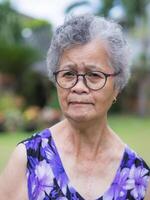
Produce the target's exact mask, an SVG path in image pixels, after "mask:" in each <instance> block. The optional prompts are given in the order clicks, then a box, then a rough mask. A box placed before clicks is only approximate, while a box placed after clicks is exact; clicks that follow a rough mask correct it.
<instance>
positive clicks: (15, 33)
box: [0, 2, 22, 44]
mask: <svg viewBox="0 0 150 200" xmlns="http://www.w3.org/2000/svg"><path fill="white" fill-rule="evenodd" d="M0 38H1V40H3V41H5V42H7V43H8V44H12V43H15V42H20V41H21V40H22V36H21V21H20V18H19V17H18V15H17V13H16V12H15V11H14V10H13V9H12V8H11V7H10V3H9V2H4V3H2V4H0Z"/></svg>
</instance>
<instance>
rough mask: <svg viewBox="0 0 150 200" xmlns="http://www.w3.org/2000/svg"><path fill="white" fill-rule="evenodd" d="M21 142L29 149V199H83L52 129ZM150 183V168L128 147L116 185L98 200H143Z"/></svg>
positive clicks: (114, 181)
mask: <svg viewBox="0 0 150 200" xmlns="http://www.w3.org/2000/svg"><path fill="white" fill-rule="evenodd" d="M22 143H23V144H24V145H25V147H26V150H27V180H28V195H29V200H84V198H83V197H82V196H81V195H80V194H79V193H78V192H77V191H76V190H75V188H73V187H72V186H71V184H70V182H69V179H68V177H67V174H66V173H65V170H64V168H63V165H62V162H61V159H60V157H59V154H58V151H57V148H56V146H55V143H54V140H53V138H52V136H51V132H50V130H49V129H45V130H43V131H41V132H39V133H36V134H34V135H33V136H32V137H31V138H29V139H27V140H24V141H22ZM149 180H150V168H149V167H148V166H147V164H146V163H145V162H144V161H143V159H142V158H140V157H139V156H138V155H137V154H136V153H135V152H134V151H133V150H131V149H130V148H129V147H128V146H126V148H125V151H124V155H123V157H122V161H121V163H120V166H119V168H118V170H117V172H116V176H115V178H114V180H113V182H112V183H111V185H110V187H109V189H108V190H107V191H106V192H105V193H104V194H103V196H101V197H99V198H98V199H97V200H143V199H144V196H145V192H146V189H147V186H148V182H149Z"/></svg>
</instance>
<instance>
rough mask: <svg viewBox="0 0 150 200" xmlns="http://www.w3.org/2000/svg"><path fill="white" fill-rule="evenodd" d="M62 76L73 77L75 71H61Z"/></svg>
mask: <svg viewBox="0 0 150 200" xmlns="http://www.w3.org/2000/svg"><path fill="white" fill-rule="evenodd" d="M62 77H64V78H74V77H75V72H73V71H63V72H62Z"/></svg>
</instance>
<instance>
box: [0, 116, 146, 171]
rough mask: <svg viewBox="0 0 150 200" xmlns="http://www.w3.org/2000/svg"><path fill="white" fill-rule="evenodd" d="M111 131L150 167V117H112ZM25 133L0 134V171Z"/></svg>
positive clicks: (110, 121) (25, 136)
mask: <svg viewBox="0 0 150 200" xmlns="http://www.w3.org/2000/svg"><path fill="white" fill-rule="evenodd" d="M109 123H110V126H111V127H112V129H113V130H114V131H115V132H116V133H117V134H118V135H119V136H120V137H121V138H122V139H123V140H124V142H125V143H127V144H128V145H129V146H130V147H131V148H133V149H134V150H135V151H137V153H138V154H139V155H141V156H142V157H143V158H144V160H145V161H146V162H147V163H148V164H149V165H150V117H149V118H148V117H147V118H138V117H136V116H124V115H113V116H111V117H109ZM29 136H30V134H27V133H7V134H0V171H1V170H2V169H3V168H4V166H5V165H6V163H7V161H8V159H9V157H10V155H11V152H12V150H13V149H14V147H15V146H16V144H17V143H18V142H19V141H21V140H23V139H25V138H27V137H29Z"/></svg>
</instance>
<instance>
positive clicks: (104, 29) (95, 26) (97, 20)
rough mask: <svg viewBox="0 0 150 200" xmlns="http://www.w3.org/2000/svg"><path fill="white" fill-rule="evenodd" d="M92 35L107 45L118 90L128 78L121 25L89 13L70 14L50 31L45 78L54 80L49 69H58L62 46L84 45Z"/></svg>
mask: <svg viewBox="0 0 150 200" xmlns="http://www.w3.org/2000/svg"><path fill="white" fill-rule="evenodd" d="M96 38H100V39H102V40H103V41H104V42H106V44H107V48H106V51H107V53H108V56H109V60H110V63H111V66H112V67H113V68H114V71H115V72H118V71H121V73H120V74H119V75H118V76H116V78H115V86H116V87H117V89H118V90H119V91H121V90H122V89H123V88H124V87H125V85H126V84H127V82H128V80H129V77H130V51H129V50H130V49H129V46H128V44H127V41H126V39H125V37H124V35H123V32H122V27H121V26H120V25H119V24H117V23H115V22H113V21H112V20H108V19H106V18H104V17H98V16H94V15H91V14H84V15H79V16H70V17H69V18H68V19H66V20H65V22H64V24H63V25H61V26H59V27H58V28H57V29H56V31H55V32H54V34H53V37H52V40H51V45H50V48H49V51H48V54H47V67H48V72H49V78H50V80H52V81H53V82H54V76H53V72H55V71H56V70H57V69H58V65H59V60H60V58H61V56H62V53H63V51H64V50H65V49H69V48H73V47H74V46H75V45H78V44H81V45H84V44H86V43H88V42H90V41H92V40H94V39H96Z"/></svg>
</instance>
